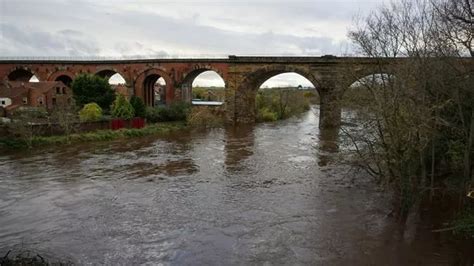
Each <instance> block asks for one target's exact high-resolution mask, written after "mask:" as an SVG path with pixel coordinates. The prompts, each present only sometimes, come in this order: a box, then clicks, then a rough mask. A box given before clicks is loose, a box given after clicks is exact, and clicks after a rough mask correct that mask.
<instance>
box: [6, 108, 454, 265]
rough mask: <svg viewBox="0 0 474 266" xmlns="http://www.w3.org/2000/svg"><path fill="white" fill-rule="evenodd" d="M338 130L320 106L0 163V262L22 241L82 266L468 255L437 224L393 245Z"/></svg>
mask: <svg viewBox="0 0 474 266" xmlns="http://www.w3.org/2000/svg"><path fill="white" fill-rule="evenodd" d="M338 134H339V133H338V131H337V130H332V131H331V130H322V131H319V129H318V110H317V108H313V109H312V110H311V111H310V112H308V113H306V114H304V115H302V116H300V117H296V118H292V119H289V120H287V121H280V122H277V123H269V124H259V125H256V126H253V127H242V126H240V127H236V128H225V129H214V130H209V131H204V132H203V131H182V132H174V133H173V134H170V135H168V136H165V137H162V138H156V137H146V138H139V139H127V140H119V141H114V142H107V143H85V144H81V145H75V146H69V147H60V148H54V149H53V148H52V149H50V150H46V151H45V150H41V151H40V150H38V151H33V152H31V153H29V152H28V153H15V154H9V155H1V156H0V173H1V174H0V256H1V254H6V252H7V250H9V249H11V248H15V247H18V246H21V247H23V248H27V249H34V250H38V251H40V252H41V253H46V254H54V255H55V256H54V257H60V258H67V259H68V260H73V261H74V262H76V263H77V264H79V265H82V264H93V265H96V264H106V265H131V264H133V265H135V264H152V265H155V264H160V263H162V264H175V265H229V264H244V265H247V264H276V265H280V264H285V265H294V264H298V265H300V264H310V265H314V264H320V265H348V264H350V265H355V264H356V265H406V264H416V265H433V264H442V265H450V264H452V262H455V259H456V256H458V255H459V254H461V256H462V253H456V249H455V248H454V246H453V245H452V243H450V242H449V241H446V238H441V237H438V236H439V235H434V234H433V233H431V231H430V230H431V228H433V226H432V225H431V224H430V222H431V221H430V219H428V220H424V219H423V217H421V219H420V221H419V223H416V224H415V226H416V228H420V227H421V228H422V229H421V230H417V231H413V232H415V234H413V235H414V237H411V238H409V241H407V238H403V237H399V234H398V233H397V232H398V231H399V230H398V229H397V226H398V225H397V223H396V221H394V220H392V219H391V218H389V217H387V213H388V212H389V209H390V206H391V204H390V201H389V199H387V197H386V195H385V194H384V193H380V192H379V191H378V189H377V188H376V187H375V186H374V185H373V184H372V183H371V182H370V178H367V177H366V176H364V175H360V176H357V178H356V180H357V181H356V182H357V183H356V184H355V185H354V184H353V181H354V179H355V178H354V175H355V173H353V172H350V171H351V168H350V167H348V166H346V165H344V164H343V163H341V162H340V161H337V160H335V159H332V158H333V156H335V155H337V154H338V152H339V151H343V150H344V149H345V146H343V145H341V144H340V143H339V137H338ZM338 143H339V144H338ZM323 165H324V167H321V166H323ZM347 173H349V175H347ZM427 221H428V222H427ZM423 228H424V229H423ZM420 232H423V233H420ZM433 254H436V256H432V255H433ZM453 254H458V255H456V256H455V255H453ZM429 256H431V257H430V260H429V261H426V257H429ZM425 261H426V263H425Z"/></svg>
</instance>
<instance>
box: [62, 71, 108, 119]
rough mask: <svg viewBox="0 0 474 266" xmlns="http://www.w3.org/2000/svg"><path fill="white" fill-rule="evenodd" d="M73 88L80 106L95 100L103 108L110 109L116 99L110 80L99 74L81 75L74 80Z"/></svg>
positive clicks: (75, 98)
mask: <svg viewBox="0 0 474 266" xmlns="http://www.w3.org/2000/svg"><path fill="white" fill-rule="evenodd" d="M71 88H72V91H73V93H74V100H75V102H76V104H77V105H78V106H79V107H82V106H83V105H85V104H88V103H91V102H95V103H97V104H98V105H99V106H100V107H101V108H102V109H103V110H109V108H110V105H111V104H112V103H113V102H114V99H115V91H114V90H113V89H112V87H111V86H110V84H109V82H108V80H107V79H104V78H101V77H99V76H95V75H90V74H82V75H79V76H78V77H77V78H75V79H74V81H73V82H72V85H71Z"/></svg>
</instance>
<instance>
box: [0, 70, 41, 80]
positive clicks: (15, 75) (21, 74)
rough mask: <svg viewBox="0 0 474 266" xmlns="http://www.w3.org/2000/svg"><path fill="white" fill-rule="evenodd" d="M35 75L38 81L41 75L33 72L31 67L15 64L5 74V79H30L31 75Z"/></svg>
mask: <svg viewBox="0 0 474 266" xmlns="http://www.w3.org/2000/svg"><path fill="white" fill-rule="evenodd" d="M33 76H36V78H38V80H39V81H41V77H40V76H39V75H37V74H36V73H35V71H33V70H32V69H31V68H29V67H26V66H17V67H15V68H13V69H12V70H11V71H10V73H9V74H8V76H7V79H8V80H10V81H24V82H28V81H30V79H31V77H33Z"/></svg>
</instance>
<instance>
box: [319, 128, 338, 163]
mask: <svg viewBox="0 0 474 266" xmlns="http://www.w3.org/2000/svg"><path fill="white" fill-rule="evenodd" d="M339 133H340V128H339V127H336V128H320V129H319V166H326V165H328V163H330V162H331V158H332V154H333V153H337V152H338V151H339Z"/></svg>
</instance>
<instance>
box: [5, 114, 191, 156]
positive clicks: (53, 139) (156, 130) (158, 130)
mask: <svg viewBox="0 0 474 266" xmlns="http://www.w3.org/2000/svg"><path fill="white" fill-rule="evenodd" d="M185 128H187V125H186V123H185V122H182V121H180V122H165V123H158V124H151V125H148V126H146V127H144V128H140V129H134V128H126V129H120V130H98V131H94V132H86V133H76V134H71V135H60V136H34V137H32V139H31V141H30V142H28V141H26V140H24V139H19V138H0V150H12V149H27V148H33V147H41V146H47V145H64V144H72V143H81V142H91V141H111V140H116V139H124V138H132V137H142V136H149V135H160V134H166V133H169V132H172V131H176V130H180V129H185Z"/></svg>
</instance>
